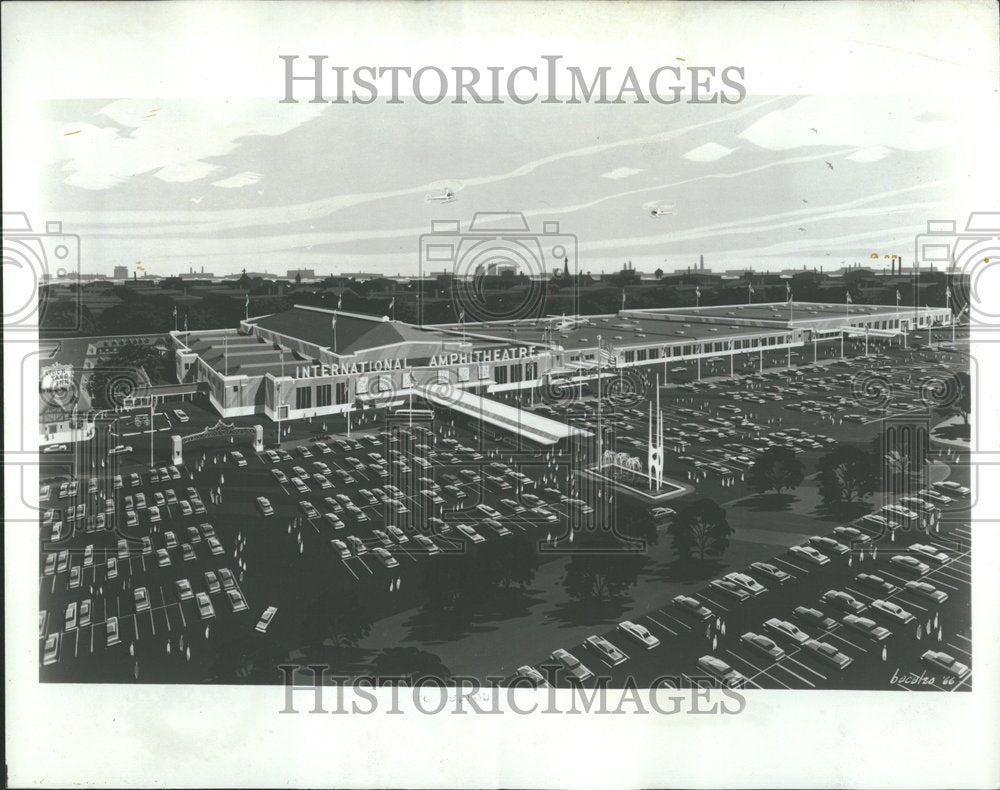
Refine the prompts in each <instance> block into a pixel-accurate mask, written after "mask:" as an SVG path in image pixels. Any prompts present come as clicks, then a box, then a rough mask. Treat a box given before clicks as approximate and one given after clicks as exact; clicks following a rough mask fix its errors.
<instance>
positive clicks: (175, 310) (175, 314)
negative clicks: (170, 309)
mask: <svg viewBox="0 0 1000 790" xmlns="http://www.w3.org/2000/svg"><path fill="white" fill-rule="evenodd" d="M174 318H177V305H174Z"/></svg>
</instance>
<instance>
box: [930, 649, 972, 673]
mask: <svg viewBox="0 0 1000 790" xmlns="http://www.w3.org/2000/svg"><path fill="white" fill-rule="evenodd" d="M920 660H921V661H923V662H924V663H925V664H927V665H928V666H930V667H933V668H934V669H937V670H940V671H941V672H944V673H946V674H948V675H951V677H953V678H955V679H956V680H965V678H967V677H968V676H969V673H970V672H971V671H972V670H971V669H969V667H968V666H966V665H965V664H963V663H962V662H961V661H957V660H955V658H954V657H953V656H951V655H949V654H948V653H945V652H944V651H942V650H928V651H927V652H926V653H924V654H923V655H922V656H920Z"/></svg>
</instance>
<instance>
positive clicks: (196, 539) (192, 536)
mask: <svg viewBox="0 0 1000 790" xmlns="http://www.w3.org/2000/svg"><path fill="white" fill-rule="evenodd" d="M187 534H188V541H190V542H191V543H201V533H200V532H199V531H198V528H197V527H196V526H195V525H194V524H190V525H189V526H188V528H187Z"/></svg>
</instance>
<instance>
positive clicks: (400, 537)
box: [386, 524, 410, 545]
mask: <svg viewBox="0 0 1000 790" xmlns="http://www.w3.org/2000/svg"><path fill="white" fill-rule="evenodd" d="M386 531H387V532H388V533H389V534H390V535H391V536H392V537H393V539H394V540H395V541H396V543H398V544H400V545H402V544H404V543H409V542H410V539H409V538H408V537H407V536H406V533H405V532H403V530H401V529H400V528H399V527H397V526H396V525H395V524H391V525H389V526H388V527H386Z"/></svg>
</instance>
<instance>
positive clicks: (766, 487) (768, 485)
mask: <svg viewBox="0 0 1000 790" xmlns="http://www.w3.org/2000/svg"><path fill="white" fill-rule="evenodd" d="M804 476H805V474H804V470H803V467H802V463H801V462H800V461H799V460H798V459H797V458H796V457H795V453H793V452H792V451H791V450H789V449H788V448H787V447H771V448H768V449H767V450H765V451H764V452H763V453H761V454H760V455H759V456H758V457H757V460H756V461H755V462H754V465H753V466H752V467H750V470H749V471H748V472H747V485H749V486H750V487H751V488H752V489H753V490H754V491H756V492H757V493H759V494H762V493H764V492H765V491H772V490H773V491H774V492H775V493H778V494H780V493H781V491H782V490H783V489H785V488H788V489H792V488H796V487H797V486H798V485H799V484H800V483H801V482H802V480H803V478H804Z"/></svg>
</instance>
